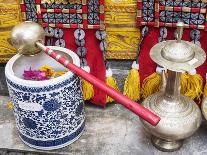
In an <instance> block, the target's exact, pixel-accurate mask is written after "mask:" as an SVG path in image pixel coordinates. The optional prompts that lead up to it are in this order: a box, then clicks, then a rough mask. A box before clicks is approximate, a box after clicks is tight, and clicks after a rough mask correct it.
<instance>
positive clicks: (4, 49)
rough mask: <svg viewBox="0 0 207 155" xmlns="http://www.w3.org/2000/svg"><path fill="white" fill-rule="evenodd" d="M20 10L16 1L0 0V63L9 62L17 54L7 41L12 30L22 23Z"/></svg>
mask: <svg viewBox="0 0 207 155" xmlns="http://www.w3.org/2000/svg"><path fill="white" fill-rule="evenodd" d="M19 10H20V9H19V4H18V2H17V1H16V0H0V63H5V62H7V61H8V60H9V59H10V57H11V56H13V55H14V54H15V49H14V48H13V47H12V46H11V45H10V44H9V43H8V41H7V39H8V38H9V37H10V30H11V28H12V27H13V26H14V25H15V24H17V23H19V22H20V21H21V16H20V11H19Z"/></svg>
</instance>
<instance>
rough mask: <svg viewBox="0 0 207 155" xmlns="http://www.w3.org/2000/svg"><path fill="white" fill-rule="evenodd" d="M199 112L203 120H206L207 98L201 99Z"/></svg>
mask: <svg viewBox="0 0 207 155" xmlns="http://www.w3.org/2000/svg"><path fill="white" fill-rule="evenodd" d="M201 110H202V113H203V116H204V118H205V119H206V120H207V97H206V96H205V97H203V101H202V104H201Z"/></svg>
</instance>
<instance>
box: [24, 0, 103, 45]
mask: <svg viewBox="0 0 207 155" xmlns="http://www.w3.org/2000/svg"><path fill="white" fill-rule="evenodd" d="M103 5H104V1H103V0H23V1H22V3H21V11H22V16H23V19H24V20H30V21H34V22H38V23H40V24H42V26H43V27H44V28H45V31H46V33H47V34H48V35H47V36H49V37H48V39H47V41H46V45H48V46H54V45H55V46H60V47H65V45H66V41H65V40H64V39H63V36H64V32H65V31H64V30H63V29H65V28H66V29H79V28H82V29H104V28H105V27H104V23H103V20H104V14H103V13H104V6H103Z"/></svg>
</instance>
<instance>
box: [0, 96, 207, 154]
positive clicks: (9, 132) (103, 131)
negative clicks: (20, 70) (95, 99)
mask: <svg viewBox="0 0 207 155" xmlns="http://www.w3.org/2000/svg"><path fill="white" fill-rule="evenodd" d="M0 98H1V101H2V102H1V104H0V149H8V150H10V151H0V155H1V154H2V155H14V154H15V151H20V153H18V152H17V153H16V154H17V155H23V153H21V152H26V153H24V155H30V154H31V155H37V154H47V153H49V154H56V155H58V154H64V155H72V154H74V155H82V154H84V155H95V154H96V155H127V154H129V155H138V154H139V155H165V154H167V153H164V152H161V151H158V150H157V149H155V148H154V147H153V146H152V144H151V142H150V136H149V135H148V134H147V133H146V132H145V131H144V129H143V128H142V125H141V123H140V121H139V118H138V117H137V116H135V115H134V114H132V113H131V112H129V111H128V110H126V109H124V108H123V107H122V106H121V105H118V104H111V105H109V106H108V107H107V108H106V109H102V108H98V107H95V106H92V105H89V104H87V106H86V127H85V131H84V133H83V135H82V136H81V137H80V139H79V140H78V141H76V142H75V143H73V144H71V145H69V146H67V147H65V148H62V149H59V150H54V151H49V152H48V151H46V152H42V151H39V150H34V149H31V148H29V147H27V146H26V145H25V144H23V143H22V141H21V140H20V139H19V137H18V135H17V129H16V127H15V122H14V118H13V114H12V111H11V110H9V109H8V108H7V105H6V103H7V101H8V97H2V96H1V97H0ZM11 150H12V151H11ZM29 153H30V154H29ZM16 154H15V155H16ZM168 154H169V155H205V154H207V122H206V121H203V124H202V126H201V127H200V129H199V130H198V131H197V132H196V133H195V134H194V135H193V136H192V137H190V138H188V139H187V140H186V141H184V145H183V147H182V148H181V149H180V150H178V151H175V152H173V153H168Z"/></svg>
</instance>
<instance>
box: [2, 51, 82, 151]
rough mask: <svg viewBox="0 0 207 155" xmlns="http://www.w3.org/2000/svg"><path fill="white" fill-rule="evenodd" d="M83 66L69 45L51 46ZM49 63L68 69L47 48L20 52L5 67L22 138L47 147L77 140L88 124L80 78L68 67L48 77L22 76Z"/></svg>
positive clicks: (34, 145)
mask: <svg viewBox="0 0 207 155" xmlns="http://www.w3.org/2000/svg"><path fill="white" fill-rule="evenodd" d="M50 48H51V49H52V50H55V51H57V52H59V53H60V54H61V55H64V56H65V57H67V58H68V59H69V60H70V61H72V62H73V63H74V64H75V65H77V66H80V60H79V58H78V56H77V55H76V54H75V53H74V52H72V51H70V50H68V49H65V48H61V47H50ZM45 64H48V65H49V66H51V67H52V68H54V69H55V70H57V71H63V70H64V71H67V69H66V68H64V67H63V66H62V65H60V64H59V63H58V62H56V61H55V60H53V59H51V58H50V57H49V56H47V55H46V54H45V53H44V52H41V53H39V54H37V55H35V56H32V57H25V56H23V55H20V54H17V55H15V56H14V57H12V58H11V59H10V60H9V61H8V63H7V65H6V68H5V74H6V79H7V85H8V89H9V95H10V100H11V102H12V103H13V106H14V116H15V120H16V125H17V129H18V133H19V137H20V138H21V139H22V141H23V142H24V143H25V144H27V145H29V146H30V147H33V148H36V149H43V150H52V149H58V148H61V147H64V146H67V145H69V144H70V143H72V142H74V141H75V140H77V139H78V138H79V137H80V136H81V134H82V132H83V129H84V126H85V116H84V101H83V98H82V91H81V84H80V79H79V77H77V76H76V75H75V74H73V73H72V72H70V71H67V72H66V73H65V74H64V75H62V76H60V77H57V78H54V79H50V80H45V81H31V80H24V79H22V77H21V76H22V74H23V72H24V70H25V69H28V68H30V67H32V68H33V69H38V68H40V67H41V66H43V65H45Z"/></svg>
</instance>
